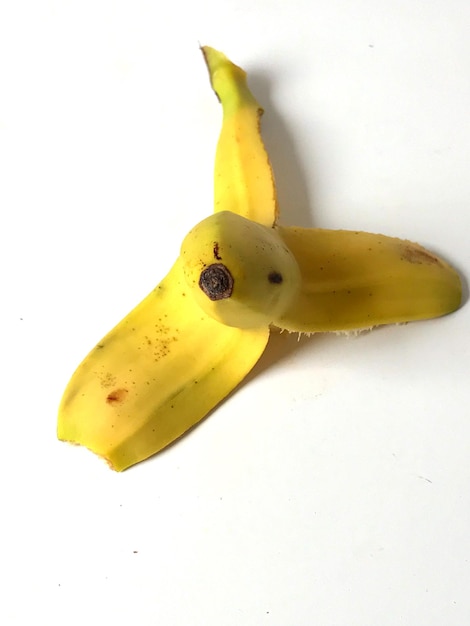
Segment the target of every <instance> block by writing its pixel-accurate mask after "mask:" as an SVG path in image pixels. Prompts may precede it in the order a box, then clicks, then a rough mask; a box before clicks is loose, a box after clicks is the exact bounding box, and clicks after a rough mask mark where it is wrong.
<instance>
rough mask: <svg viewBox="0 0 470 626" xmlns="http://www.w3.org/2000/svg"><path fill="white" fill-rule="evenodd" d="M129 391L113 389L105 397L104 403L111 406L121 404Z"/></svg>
mask: <svg viewBox="0 0 470 626" xmlns="http://www.w3.org/2000/svg"><path fill="white" fill-rule="evenodd" d="M128 393H129V391H128V390H127V389H115V390H114V391H111V392H110V393H108V395H107V396H106V402H107V403H108V404H111V405H115V404H122V403H123V402H124V400H125V399H126V396H127V394H128Z"/></svg>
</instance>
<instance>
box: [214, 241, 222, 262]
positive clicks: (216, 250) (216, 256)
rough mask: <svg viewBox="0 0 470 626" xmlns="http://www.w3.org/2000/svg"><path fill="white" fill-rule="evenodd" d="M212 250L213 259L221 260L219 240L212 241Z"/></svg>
mask: <svg viewBox="0 0 470 626" xmlns="http://www.w3.org/2000/svg"><path fill="white" fill-rule="evenodd" d="M213 252H214V259H215V260H216V261H222V257H221V256H219V242H218V241H214V249H213Z"/></svg>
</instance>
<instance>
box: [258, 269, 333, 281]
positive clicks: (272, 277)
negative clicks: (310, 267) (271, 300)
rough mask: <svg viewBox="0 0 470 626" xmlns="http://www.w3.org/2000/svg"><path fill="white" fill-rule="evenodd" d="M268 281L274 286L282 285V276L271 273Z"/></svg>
mask: <svg viewBox="0 0 470 626" xmlns="http://www.w3.org/2000/svg"><path fill="white" fill-rule="evenodd" d="M322 269H323V268H322ZM268 280H269V282H270V283H272V284H273V285H280V284H281V283H282V274H280V273H279V272H271V273H270V274H268Z"/></svg>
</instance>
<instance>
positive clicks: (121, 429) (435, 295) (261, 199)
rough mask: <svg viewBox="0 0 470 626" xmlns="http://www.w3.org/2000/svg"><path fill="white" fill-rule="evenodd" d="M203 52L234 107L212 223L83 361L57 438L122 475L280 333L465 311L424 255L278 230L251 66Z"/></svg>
mask: <svg viewBox="0 0 470 626" xmlns="http://www.w3.org/2000/svg"><path fill="white" fill-rule="evenodd" d="M202 52H203V54H204V58H205V61H206V64H207V67H208V69H209V75H210V79H211V84H212V87H213V89H214V91H215V92H216V95H217V97H218V98H219V100H220V102H221V104H222V108H223V123H222V129H221V133H220V137H219V141H218V144H217V150H216V158H215V170H214V214H213V215H211V216H209V217H207V218H206V219H204V220H202V221H201V222H199V223H198V224H196V225H195V226H194V228H192V229H191V231H190V232H189V233H188V234H187V235H186V237H185V238H184V239H183V241H182V245H181V251H180V255H179V257H178V259H177V260H176V261H175V263H174V264H173V267H172V269H171V270H170V272H169V273H168V274H167V276H166V277H165V278H164V279H163V280H162V281H161V282H160V283H159V284H158V285H157V286H156V287H155V288H154V289H153V290H152V291H151V292H150V293H149V295H148V296H147V297H146V298H144V300H143V301H142V302H141V303H140V304H138V305H137V307H136V308H135V309H133V310H132V311H131V312H130V313H129V314H128V315H127V316H126V317H125V318H124V319H123V320H122V321H121V322H120V323H119V324H118V325H117V326H116V327H115V328H114V329H113V330H111V331H110V332H109V333H108V334H107V335H106V336H105V337H104V338H103V339H102V340H101V341H100V342H99V343H98V344H97V345H96V346H95V348H93V350H92V351H91V352H90V353H89V354H88V356H86V357H85V359H84V360H83V362H82V363H81V364H80V365H79V367H78V368H77V370H76V371H75V373H74V374H73V376H72V378H71V380H70V382H69V384H68V386H67V388H66V390H65V392H64V395H63V397H62V401H61V404H60V408H59V416H58V437H59V439H61V440H64V441H69V442H72V443H76V444H80V445H84V446H86V447H87V448H89V449H90V450H92V451H93V452H95V453H96V454H98V455H99V456H101V457H103V458H104V459H105V460H106V461H107V462H108V464H109V465H110V467H111V468H112V469H114V470H116V471H122V470H124V469H126V468H128V467H130V466H132V465H134V464H136V463H139V462H140V461H142V460H144V459H146V458H148V457H150V456H152V455H153V454H155V453H156V452H158V451H160V450H161V449H163V448H164V447H166V446H167V445H168V444H170V443H171V442H173V441H175V440H176V439H178V437H180V436H181V435H182V434H184V433H185V432H186V431H187V430H189V429H190V428H191V427H192V426H194V425H195V424H196V423H198V422H199V421H200V420H201V419H203V418H204V417H205V416H206V415H207V414H208V413H209V412H210V411H211V410H212V409H213V408H214V407H215V406H216V405H217V404H218V403H219V402H220V401H221V400H223V398H225V397H226V396H227V394H228V393H230V391H232V390H233V389H234V388H235V387H236V386H237V384H238V383H239V382H240V381H241V380H243V378H244V377H245V376H246V374H247V373H248V372H249V371H250V370H251V369H252V368H253V366H254V365H255V364H256V362H257V361H258V359H259V358H260V356H261V354H262V353H263V351H264V349H265V348H266V345H267V343H268V339H269V334H270V328H271V327H273V326H276V327H279V328H282V329H286V330H288V331H292V332H306V333H312V332H325V331H343V330H356V329H362V328H371V327H373V326H377V325H380V324H390V323H396V322H406V321H412V320H420V319H426V318H431V317H438V316H441V315H445V314H447V313H450V312H452V311H454V310H456V309H457V308H458V307H459V306H460V303H461V282H460V277H459V275H458V273H457V272H456V271H455V270H454V269H453V268H452V267H451V266H450V265H449V264H448V263H446V262H445V261H444V260H443V259H441V258H439V257H437V256H436V255H435V254H433V253H432V252H430V251H429V250H426V249H425V248H423V247H421V246H419V245H418V244H415V243H412V242H409V241H406V240H402V239H397V238H394V237H388V236H385V235H380V234H371V233H364V232H356V231H345V230H325V229H319V228H317V229H305V228H296V227H288V226H280V225H278V224H277V217H278V206H277V196H276V188H275V182H274V176H273V172H272V168H271V164H270V161H269V157H268V155H267V153H266V150H265V147H264V144H263V142H262V139H261V134H260V116H261V113H262V109H261V107H260V106H259V104H258V102H257V101H256V100H255V98H254V97H253V95H252V94H251V92H250V90H249V88H248V85H247V78H246V73H245V72H244V71H243V70H242V69H241V68H239V67H237V66H236V65H234V64H233V63H231V61H230V60H229V59H228V58H227V57H226V56H225V55H223V54H222V53H221V52H218V51H217V50H214V49H213V48H209V47H207V46H206V47H204V48H202Z"/></svg>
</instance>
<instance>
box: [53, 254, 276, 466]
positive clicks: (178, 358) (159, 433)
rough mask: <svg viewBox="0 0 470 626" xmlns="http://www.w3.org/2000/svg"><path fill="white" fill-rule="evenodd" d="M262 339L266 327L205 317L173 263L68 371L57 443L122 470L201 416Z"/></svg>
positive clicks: (239, 374) (255, 354) (254, 356)
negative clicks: (235, 324)
mask: <svg viewBox="0 0 470 626" xmlns="http://www.w3.org/2000/svg"><path fill="white" fill-rule="evenodd" d="M268 338H269V329H268V327H265V328H258V329H255V330H241V329H239V328H233V327H230V326H224V325H223V324H219V323H218V322H216V321H215V320H214V319H212V318H211V317H209V316H208V315H206V314H205V313H204V312H203V311H202V310H201V309H200V307H199V306H198V305H197V304H196V303H195V301H194V299H193V298H191V297H190V295H189V293H188V288H187V285H186V282H185V279H184V277H183V274H182V269H181V262H180V261H179V260H178V261H176V263H175V265H174V266H173V268H172V269H171V270H170V272H169V274H168V275H167V276H166V278H164V279H163V280H162V282H161V283H160V284H159V285H158V286H157V287H156V288H155V289H153V290H152V291H151V293H150V294H149V295H148V296H147V297H146V298H145V299H144V300H143V301H142V302H141V303H140V304H138V305H137V307H136V308H135V309H134V310H133V311H131V312H130V313H129V314H128V315H127V316H126V317H125V318H124V319H123V320H122V321H121V322H120V323H119V324H118V325H117V326H116V327H115V328H114V329H113V330H112V331H111V332H110V333H109V334H108V335H106V336H105V337H104V338H103V339H102V340H101V341H100V342H99V343H98V344H97V346H95V348H94V349H93V350H92V351H91V352H90V354H89V355H88V356H87V357H86V358H85V359H84V361H83V362H82V363H81V364H80V365H79V367H78V369H77V370H76V371H75V373H74V375H73V376H72V379H71V380H70V382H69V384H68V386H67V388H66V390H65V393H64V395H63V398H62V402H61V405H60V409H59V422H58V436H59V439H63V440H66V441H71V442H73V443H78V444H81V445H84V446H86V447H87V448H89V449H90V450H92V451H93V452H95V453H97V454H99V455H100V456H102V457H103V458H105V459H106V460H107V461H108V463H109V465H110V466H111V467H112V468H113V469H115V470H117V471H121V470H124V469H126V468H127V467H129V466H131V465H134V464H135V463H138V462H139V461H142V460H143V459H146V458H147V457H149V456H151V455H152V454H155V453H156V452H158V451H159V450H161V449H162V448H164V447H165V446H166V445H168V444H169V443H171V442H172V441H174V440H175V439H177V438H178V437H180V436H181V435H182V434H183V433H184V432H185V431H187V430H188V429H189V428H191V427H192V426H194V424H196V423H197V422H199V421H200V420H201V419H202V418H203V417H204V416H205V415H207V413H208V412H209V411H210V410H211V409H212V408H214V407H215V406H216V405H217V404H218V403H219V402H220V401H221V400H222V399H223V398H225V396H226V395H227V394H228V393H230V391H232V389H234V387H236V385H237V384H238V383H239V382H240V381H241V380H242V379H243V378H244V377H245V376H246V374H247V373H248V372H249V371H250V369H251V368H252V367H253V365H254V364H255V363H256V362H257V361H258V359H259V357H260V356H261V354H262V353H263V351H264V349H265V347H266V344H267V342H268Z"/></svg>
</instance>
